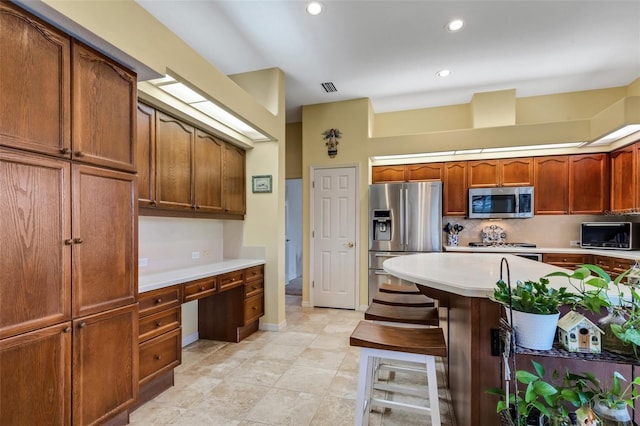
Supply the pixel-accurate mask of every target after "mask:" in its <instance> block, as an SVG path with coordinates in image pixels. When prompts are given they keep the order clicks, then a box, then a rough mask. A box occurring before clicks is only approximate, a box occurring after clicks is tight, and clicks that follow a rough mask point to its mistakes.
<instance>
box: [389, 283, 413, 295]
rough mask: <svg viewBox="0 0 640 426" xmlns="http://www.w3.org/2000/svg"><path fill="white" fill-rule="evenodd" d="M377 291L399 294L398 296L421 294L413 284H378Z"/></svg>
mask: <svg viewBox="0 0 640 426" xmlns="http://www.w3.org/2000/svg"><path fill="white" fill-rule="evenodd" d="M378 290H379V291H381V292H383V293H400V294H421V293H420V290H419V289H418V286H416V285H415V284H391V283H384V284H380V286H379V287H378Z"/></svg>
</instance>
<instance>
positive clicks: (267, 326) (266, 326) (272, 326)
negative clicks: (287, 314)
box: [260, 320, 287, 331]
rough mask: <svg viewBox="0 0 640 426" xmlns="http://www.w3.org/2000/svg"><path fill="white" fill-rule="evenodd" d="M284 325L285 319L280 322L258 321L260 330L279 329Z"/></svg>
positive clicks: (285, 324)
mask: <svg viewBox="0 0 640 426" xmlns="http://www.w3.org/2000/svg"><path fill="white" fill-rule="evenodd" d="M286 326H287V321H286V320H284V321H282V322H281V323H280V324H274V323H264V322H262V321H260V330H264V331H281V330H282V329H284V328H285V327H286Z"/></svg>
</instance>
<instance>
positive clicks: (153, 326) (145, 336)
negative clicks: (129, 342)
mask: <svg viewBox="0 0 640 426" xmlns="http://www.w3.org/2000/svg"><path fill="white" fill-rule="evenodd" d="M181 311H182V309H181V308H180V307H179V306H178V307H177V308H171V309H167V310H164V311H161V312H158V313H157V314H153V315H148V316H146V317H144V318H142V319H141V320H140V324H139V329H138V336H139V338H138V341H139V342H140V343H142V342H145V341H147V340H149V339H152V338H154V337H157V336H159V335H161V334H163V333H166V332H168V331H171V330H174V329H176V328H179V327H180V319H181Z"/></svg>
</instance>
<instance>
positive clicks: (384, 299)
mask: <svg viewBox="0 0 640 426" xmlns="http://www.w3.org/2000/svg"><path fill="white" fill-rule="evenodd" d="M372 302H376V303H381V304H383V305H392V306H421V307H433V306H435V305H436V302H435V300H433V299H431V298H430V297H427V296H425V295H424V294H405V293H387V292H383V291H378V292H377V293H376V294H375V296H373V299H372Z"/></svg>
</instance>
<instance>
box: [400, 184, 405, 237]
mask: <svg viewBox="0 0 640 426" xmlns="http://www.w3.org/2000/svg"><path fill="white" fill-rule="evenodd" d="M404 194H405V192H404V188H402V189H400V245H401V246H404V245H405V239H404V232H405V230H404V226H405V198H404Z"/></svg>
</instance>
